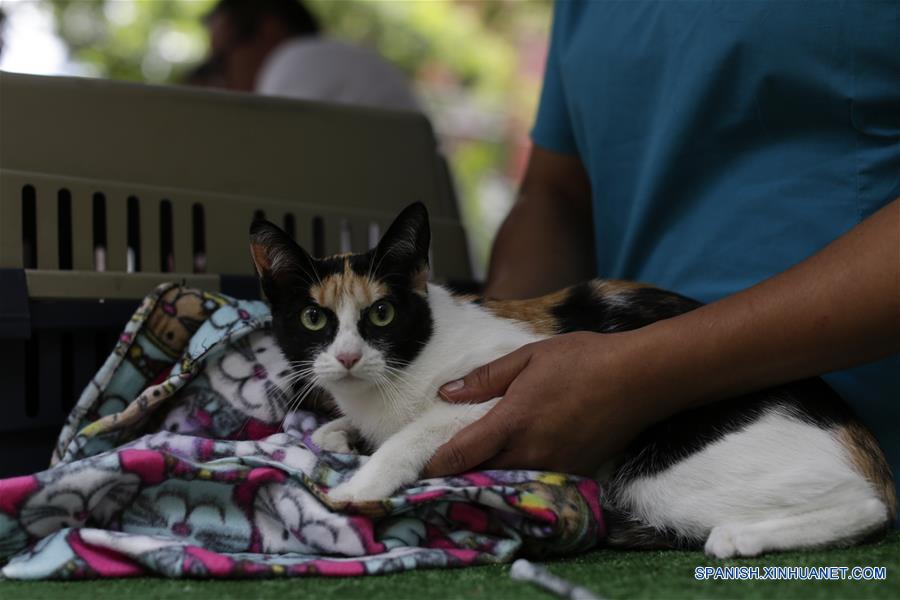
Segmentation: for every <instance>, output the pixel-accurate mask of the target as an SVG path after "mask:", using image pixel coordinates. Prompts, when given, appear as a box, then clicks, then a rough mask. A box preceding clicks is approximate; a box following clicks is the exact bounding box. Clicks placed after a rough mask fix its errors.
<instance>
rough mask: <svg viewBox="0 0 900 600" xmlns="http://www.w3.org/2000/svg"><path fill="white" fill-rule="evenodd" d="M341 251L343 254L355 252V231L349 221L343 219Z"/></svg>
mask: <svg viewBox="0 0 900 600" xmlns="http://www.w3.org/2000/svg"><path fill="white" fill-rule="evenodd" d="M340 249H341V250H340V251H341V252H342V253H344V252H353V231H352V230H351V229H350V221H348V220H347V219H341V238H340Z"/></svg>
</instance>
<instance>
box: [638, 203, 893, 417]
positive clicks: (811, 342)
mask: <svg viewBox="0 0 900 600" xmlns="http://www.w3.org/2000/svg"><path fill="white" fill-rule="evenodd" d="M633 333H634V334H635V335H634V336H633V341H634V342H636V343H638V344H639V345H640V346H641V350H640V351H646V353H647V355H646V358H645V360H646V361H647V365H646V367H647V371H648V374H650V375H651V377H649V378H645V380H646V381H647V385H651V386H652V385H658V386H659V389H653V390H648V397H652V398H655V399H656V400H655V402H656V404H655V407H654V408H652V410H658V411H660V413H661V414H659V415H657V416H660V417H662V416H666V414H670V413H673V412H677V411H678V410H681V409H683V408H686V407H688V406H691V405H694V404H701V403H704V402H708V401H713V400H716V399H719V398H723V397H728V396H734V395H738V394H742V393H746V392H749V391H752V390H757V389H762V388H765V387H768V386H772V385H777V384H780V383H784V382H787V381H791V380H796V379H801V378H804V377H809V376H813V375H818V374H821V373H825V372H828V371H832V370H837V369H843V368H848V367H852V366H855V365H858V364H861V363H864V362H868V361H872V360H876V359H878V358H881V357H884V356H886V355H889V354H891V353H894V352H900V200H897V201H894V202H893V203H891V204H890V205H888V206H886V207H885V208H883V209H882V210H881V211H879V212H878V213H876V214H875V215H873V216H872V217H871V218H870V219H868V220H866V221H865V222H863V223H861V224H860V225H859V226H857V227H855V228H854V229H853V230H851V231H850V232H848V233H847V234H846V235H844V236H843V237H841V238H839V239H838V240H836V241H835V242H833V243H832V244H830V245H829V246H827V247H826V248H824V249H823V250H822V251H820V252H819V253H817V254H816V255H814V256H812V257H811V258H809V259H807V260H806V261H804V262H802V263H800V264H798V265H796V266H795V267H793V268H791V269H789V270H787V271H785V272H784V273H782V274H780V275H778V276H776V277H773V278H771V279H769V280H767V281H764V282H762V283H760V284H758V285H756V286H754V287H751V288H749V289H747V290H745V291H743V292H740V293H738V294H735V295H733V296H730V297H728V298H725V299H723V300H720V301H718V302H715V303H712V304H709V305H707V306H704V307H702V308H700V309H697V310H696V311H693V312H691V313H687V314H685V315H681V316H679V317H676V318H674V319H669V320H667V321H661V322H659V323H655V324H653V325H650V326H648V327H646V328H644V329H643V330H638V331H636V332H633ZM653 374H656V375H653ZM654 381H655V382H656V383H653V382H654Z"/></svg>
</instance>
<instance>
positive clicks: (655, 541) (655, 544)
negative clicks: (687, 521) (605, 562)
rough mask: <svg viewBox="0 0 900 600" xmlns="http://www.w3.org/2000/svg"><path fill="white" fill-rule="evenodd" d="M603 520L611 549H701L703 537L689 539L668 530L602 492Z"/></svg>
mask: <svg viewBox="0 0 900 600" xmlns="http://www.w3.org/2000/svg"><path fill="white" fill-rule="evenodd" d="M600 506H601V507H602V509H603V521H604V523H605V525H606V540H605V541H604V544H605V545H606V546H608V547H610V548H622V549H629V550H697V549H699V548H701V547H702V540H693V539H687V538H685V537H684V536H680V535H677V534H676V533H675V532H673V531H671V530H668V529H659V528H656V527H654V526H652V525H649V524H647V523H645V522H644V521H642V520H641V519H640V518H638V517H636V516H634V515H633V514H632V513H631V512H630V511H628V510H627V509H625V508H620V507H618V506H617V505H616V502H615V501H614V499H613V498H611V497H610V496H608V495H606V494H603V493H602V492H601V495H600Z"/></svg>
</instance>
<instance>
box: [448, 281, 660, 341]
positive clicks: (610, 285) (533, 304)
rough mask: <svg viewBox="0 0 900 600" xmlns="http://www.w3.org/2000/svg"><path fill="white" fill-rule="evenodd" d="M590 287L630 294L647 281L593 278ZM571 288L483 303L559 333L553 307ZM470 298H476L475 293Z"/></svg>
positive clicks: (547, 331) (500, 313)
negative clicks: (528, 296)
mask: <svg viewBox="0 0 900 600" xmlns="http://www.w3.org/2000/svg"><path fill="white" fill-rule="evenodd" d="M590 286H591V289H592V291H593V293H594V295H595V296H597V297H599V298H602V297H609V296H618V295H627V294H628V293H629V292H633V291H635V290H639V289H641V288H645V287H647V286H646V285H644V284H641V283H635V282H633V281H619V280H614V279H609V280H605V279H597V280H594V281H591V282H590ZM571 290H572V288H564V289H561V290H559V291H556V292H553V293H551V294H547V295H545V296H540V297H538V298H529V299H528V300H493V299H486V300H484V302H483V303H482V306H484V308H486V309H487V310H489V311H491V312H492V313H494V314H495V315H497V316H498V317H502V318H504V319H515V320H516V321H522V322H524V323H527V324H528V325H529V327H530V328H531V330H532V331H534V332H535V333H538V334H541V335H554V334H556V333H559V324H558V323H557V321H556V317H555V316H554V315H553V309H554V308H555V307H556V306H558V305H560V304H562V303H563V302H564V301H565V300H566V298H568V296H569V293H570V292H571ZM471 298H472V299H473V300H474V299H475V297H474V296H472V297H471ZM461 299H462V300H464V301H465V300H466V299H467V298H465V297H463V298H461Z"/></svg>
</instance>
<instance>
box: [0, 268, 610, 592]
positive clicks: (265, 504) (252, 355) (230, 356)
mask: <svg viewBox="0 0 900 600" xmlns="http://www.w3.org/2000/svg"><path fill="white" fill-rule="evenodd" d="M268 324H269V312H268V309H267V307H266V306H265V305H264V304H263V303H261V302H255V301H242V300H234V299H232V298H229V297H227V296H224V295H221V294H215V293H207V292H201V291H197V290H191V289H186V288H182V287H180V286H177V285H174V284H168V285H164V286H161V287H160V288H158V289H157V290H156V291H155V292H154V293H153V294H151V295H150V296H148V297H147V298H146V299H145V300H144V302H143V303H142V304H141V306H140V308H139V309H138V311H137V312H136V313H135V315H134V316H133V317H132V319H131V320H130V322H129V323H128V325H127V326H126V328H125V331H124V332H123V333H122V335H121V336H120V338H119V342H118V344H117V345H116V348H115V350H114V351H113V353H112V354H111V355H110V357H109V359H108V360H107V361H106V363H105V364H104V366H103V367H102V369H101V370H100V371H99V372H98V373H97V375H96V376H95V378H94V380H93V381H92V382H91V383H90V385H89V386H88V387H87V389H86V390H85V391H84V393H83V394H82V396H81V398H80V399H79V401H78V403H77V405H76V407H75V409H74V410H73V411H72V414H71V415H70V417H69V420H68V422H67V424H66V425H65V427H64V428H63V430H62V433H61V434H60V438H59V442H58V444H57V447H56V450H55V451H54V455H53V459H52V466H51V467H50V468H49V469H48V470H46V471H43V472H41V473H37V474H34V475H28V476H23V477H14V478H11V479H5V480H0V565H2V577H4V578H9V579H88V578H98V577H128V576H137V575H148V574H158V575H162V576H166V577H274V576H296V575H311V574H318V575H328V576H351V575H370V574H377V573H389V572H394V571H403V570H408V569H416V568H447V567H459V566H465V565H474V564H484V563H496V562H506V561H509V560H511V559H512V558H513V557H514V556H517V555H519V554H527V555H532V556H534V555H538V556H546V555H552V554H567V553H574V552H580V551H584V550H586V549H589V548H591V547H593V546H594V545H595V544H596V543H597V542H598V541H599V540H600V539H602V537H603V534H604V529H603V519H602V514H601V511H600V507H599V504H598V501H597V498H598V489H597V484H596V483H595V482H594V481H592V480H589V479H581V478H577V477H573V476H569V475H563V474H559V473H541V472H533V471H484V472H473V473H467V474H464V475H461V476H458V477H453V478H446V479H428V480H423V481H420V482H418V483H417V484H415V485H414V486H411V487H408V488H405V489H403V490H400V491H399V492H398V493H397V494H396V495H395V496H393V497H392V498H389V499H386V500H383V501H380V502H370V503H364V504H359V505H353V506H340V507H336V506H332V505H330V504H329V502H328V500H327V498H326V497H325V494H324V492H325V491H327V489H328V488H330V487H332V486H334V485H336V484H338V483H340V482H341V481H343V480H344V479H347V478H348V477H350V476H351V475H352V474H353V472H354V470H355V469H356V468H357V467H359V465H360V464H361V463H362V462H364V461H365V460H366V457H365V456H359V455H356V454H337V453H328V452H323V451H321V450H319V449H318V448H317V447H316V446H315V444H313V443H312V441H311V440H310V434H311V433H312V431H314V430H315V428H316V427H318V426H319V425H320V424H321V423H322V422H324V421H325V420H327V417H325V416H322V415H321V414H319V413H316V412H313V411H311V410H289V409H290V408H292V407H293V406H292V402H291V401H292V397H291V392H290V389H291V372H290V369H289V368H288V365H287V363H286V362H285V359H284V358H283V357H282V356H281V353H280V352H278V351H277V349H275V347H274V341H273V339H272V338H271V336H270V333H269V330H268Z"/></svg>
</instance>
